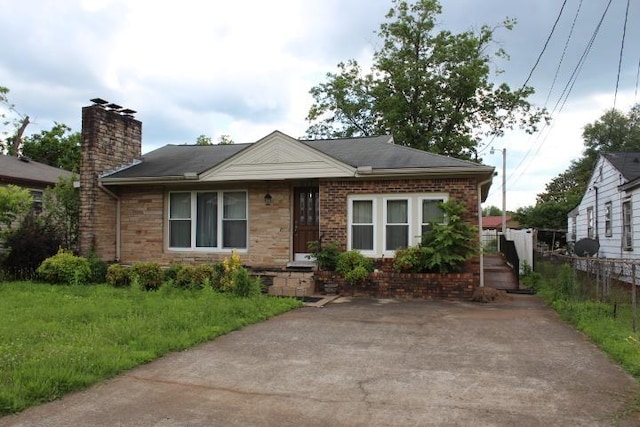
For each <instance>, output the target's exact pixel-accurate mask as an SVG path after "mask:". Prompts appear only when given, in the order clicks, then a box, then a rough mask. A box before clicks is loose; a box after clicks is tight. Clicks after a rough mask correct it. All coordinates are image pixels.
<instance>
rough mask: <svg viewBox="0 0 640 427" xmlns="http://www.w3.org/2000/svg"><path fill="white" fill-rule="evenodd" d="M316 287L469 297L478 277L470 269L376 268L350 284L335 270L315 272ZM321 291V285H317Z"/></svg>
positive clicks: (407, 295) (365, 293)
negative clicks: (439, 271)
mask: <svg viewBox="0 0 640 427" xmlns="http://www.w3.org/2000/svg"><path fill="white" fill-rule="evenodd" d="M316 281H317V282H318V287H320V285H321V283H323V282H325V281H327V282H334V283H338V284H339V292H340V293H341V294H346V295H354V296H370V297H375V298H418V299H428V300H451V301H465V300H470V299H471V296H472V295H473V291H474V289H475V287H476V283H477V278H476V276H475V275H474V274H473V273H452V274H431V273H424V274H415V273H390V272H378V273H373V274H371V275H370V276H369V279H368V280H367V281H365V283H363V284H360V285H356V286H349V285H347V284H346V283H345V281H344V279H343V278H342V277H340V276H338V275H336V274H335V273H332V272H326V271H318V272H316ZM317 291H321V289H317Z"/></svg>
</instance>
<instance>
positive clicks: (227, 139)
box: [218, 135, 234, 145]
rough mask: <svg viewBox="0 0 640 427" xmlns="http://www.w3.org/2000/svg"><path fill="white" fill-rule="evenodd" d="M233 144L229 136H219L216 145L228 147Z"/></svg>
mask: <svg viewBox="0 0 640 427" xmlns="http://www.w3.org/2000/svg"><path fill="white" fill-rule="evenodd" d="M233 143H234V142H233V139H231V136H229V135H220V138H218V145H229V144H233Z"/></svg>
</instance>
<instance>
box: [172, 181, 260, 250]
mask: <svg viewBox="0 0 640 427" xmlns="http://www.w3.org/2000/svg"><path fill="white" fill-rule="evenodd" d="M167 204H168V223H169V224H168V225H169V227H168V229H169V230H168V246H169V249H171V250H196V251H217V250H221V251H226V250H231V249H240V250H242V249H246V248H247V192H246V191H175V192H170V193H169V195H168V203H167Z"/></svg>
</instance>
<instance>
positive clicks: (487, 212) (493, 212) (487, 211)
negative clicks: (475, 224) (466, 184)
mask: <svg viewBox="0 0 640 427" xmlns="http://www.w3.org/2000/svg"><path fill="white" fill-rule="evenodd" d="M500 215H502V209H500V208H499V207H497V206H493V205H491V206H487V207H486V208H484V209H482V216H500Z"/></svg>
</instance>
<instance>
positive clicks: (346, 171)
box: [200, 131, 356, 181]
mask: <svg viewBox="0 0 640 427" xmlns="http://www.w3.org/2000/svg"><path fill="white" fill-rule="evenodd" d="M355 172H356V169H355V168H354V167H352V166H349V165H347V164H345V163H343V162H341V161H339V160H337V159H335V158H333V157H331V156H329V155H327V154H325V153H323V152H322V151H320V150H316V149H314V148H313V147H311V146H309V145H307V144H304V143H302V142H300V141H298V140H297V139H294V138H292V137H290V136H288V135H285V134H284V133H282V132H279V131H275V132H272V133H271V134H269V135H267V136H266V137H264V138H262V139H261V140H260V141H258V142H256V143H255V144H253V145H251V146H250V147H249V148H247V149H246V150H243V151H242V152H241V153H238V154H237V155H235V156H232V157H230V158H228V159H227V160H225V161H223V162H222V163H220V164H218V165H216V166H214V167H213V168H211V169H209V170H208V171H205V172H204V173H203V174H202V175H201V176H200V181H239V180H278V179H292V178H296V179H305V178H335V177H350V176H354V175H355Z"/></svg>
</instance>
